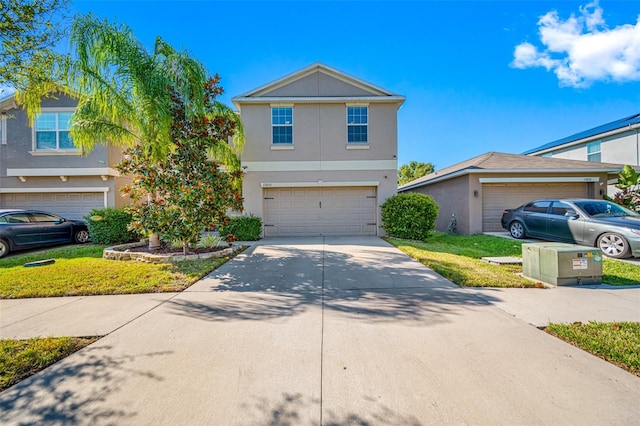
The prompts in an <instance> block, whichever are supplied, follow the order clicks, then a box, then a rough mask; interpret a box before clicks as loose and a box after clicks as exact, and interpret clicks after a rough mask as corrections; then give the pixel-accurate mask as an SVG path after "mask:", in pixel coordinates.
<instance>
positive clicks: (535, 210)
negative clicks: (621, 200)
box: [502, 198, 640, 259]
mask: <svg viewBox="0 0 640 426" xmlns="http://www.w3.org/2000/svg"><path fill="white" fill-rule="evenodd" d="M502 227H503V228H504V229H506V230H508V231H509V233H510V234H511V236H512V237H513V238H525V237H534V238H540V239H543V240H550V241H559V242H565V243H572V244H581V245H586V246H592V247H599V248H600V250H602V253H603V254H604V255H606V256H609V257H614V258H618V259H621V258H625V257H629V256H640V214H638V213H636V212H633V211H631V210H629V209H627V208H624V207H622V206H620V205H618V204H615V203H612V202H609V201H605V200H589V199H551V198H549V199H544V200H536V201H531V202H529V203H526V204H523V205H521V206H520V207H518V208H515V209H507V210H505V211H503V212H502Z"/></svg>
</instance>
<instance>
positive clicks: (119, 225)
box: [84, 207, 140, 244]
mask: <svg viewBox="0 0 640 426" xmlns="http://www.w3.org/2000/svg"><path fill="white" fill-rule="evenodd" d="M84 218H85V220H86V222H87V229H88V230H89V234H91V240H92V241H93V242H94V243H95V244H116V243H128V242H131V241H137V240H139V239H140V235H139V234H138V233H137V232H136V231H131V230H129V224H130V223H131V215H130V214H129V213H127V212H125V211H124V209H115V208H113V207H106V208H104V209H93V210H91V213H89V214H88V215H87V216H85V217H84Z"/></svg>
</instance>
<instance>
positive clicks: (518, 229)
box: [509, 220, 525, 239]
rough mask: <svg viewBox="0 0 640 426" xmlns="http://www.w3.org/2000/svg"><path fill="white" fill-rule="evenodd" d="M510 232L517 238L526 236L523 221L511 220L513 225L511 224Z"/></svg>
mask: <svg viewBox="0 0 640 426" xmlns="http://www.w3.org/2000/svg"><path fill="white" fill-rule="evenodd" d="M509 233H510V234H511V236H512V237H513V238H515V239H520V238H524V237H525V235H524V225H523V224H522V222H518V221H517V220H516V221H514V222H511V225H509Z"/></svg>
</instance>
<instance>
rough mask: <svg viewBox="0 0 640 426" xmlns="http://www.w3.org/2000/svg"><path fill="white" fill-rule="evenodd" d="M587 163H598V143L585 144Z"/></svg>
mask: <svg viewBox="0 0 640 426" xmlns="http://www.w3.org/2000/svg"><path fill="white" fill-rule="evenodd" d="M587 161H592V162H594V163H600V162H601V161H602V154H601V152H600V142H591V143H588V144H587Z"/></svg>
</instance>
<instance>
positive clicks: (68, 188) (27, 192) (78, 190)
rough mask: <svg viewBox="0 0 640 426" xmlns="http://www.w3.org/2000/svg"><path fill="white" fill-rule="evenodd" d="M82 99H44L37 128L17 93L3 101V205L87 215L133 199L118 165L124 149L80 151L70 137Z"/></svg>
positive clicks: (102, 147) (0, 156)
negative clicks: (17, 101) (127, 193)
mask: <svg viewBox="0 0 640 426" xmlns="http://www.w3.org/2000/svg"><path fill="white" fill-rule="evenodd" d="M75 106H76V101H75V100H74V99H72V98H70V97H67V96H64V95H58V96H57V97H56V98H48V99H43V102H42V112H41V113H40V114H39V115H38V117H37V118H36V121H35V126H33V127H31V126H30V125H29V121H28V119H27V115H26V113H25V111H24V110H23V109H22V108H20V107H18V106H17V105H16V104H15V101H14V97H13V96H9V97H6V98H4V99H2V100H0V114H2V115H4V116H5V118H6V119H5V120H1V121H0V208H35V209H42V210H46V211H50V212H52V213H56V214H59V215H61V216H63V217H66V218H70V219H81V218H82V217H83V216H84V215H86V214H87V213H89V212H90V211H91V210H92V209H93V208H102V207H120V206H121V205H125V204H127V203H128V201H129V199H128V198H127V199H124V198H122V197H121V196H120V193H119V191H118V188H120V186H122V185H123V184H124V183H123V181H124V180H125V178H121V177H119V176H118V172H117V171H116V170H114V169H113V166H114V165H115V164H117V163H118V162H119V161H120V159H121V157H122V150H121V149H119V148H115V147H111V146H109V145H101V144H97V145H96V146H95V148H94V149H93V151H91V152H90V153H83V152H81V151H80V150H78V149H77V148H76V147H75V146H74V145H73V141H72V140H71V138H70V136H69V126H70V117H71V114H72V113H73V111H74V108H75Z"/></svg>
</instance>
